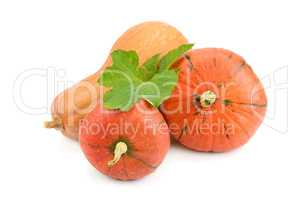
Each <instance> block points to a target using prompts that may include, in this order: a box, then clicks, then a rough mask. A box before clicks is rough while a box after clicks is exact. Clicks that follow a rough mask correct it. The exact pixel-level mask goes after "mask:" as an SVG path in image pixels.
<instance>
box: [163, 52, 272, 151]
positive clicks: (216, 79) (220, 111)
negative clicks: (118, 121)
mask: <svg viewBox="0 0 300 200" xmlns="http://www.w3.org/2000/svg"><path fill="white" fill-rule="evenodd" d="M174 66H180V73H179V83H178V85H177V88H176V90H175V91H174V92H173V94H172V97H171V98H169V99H168V100H166V101H165V102H164V103H163V105H161V107H160V110H161V111H162V113H163V115H164V117H165V120H166V121H167V123H168V125H169V128H170V130H171V135H172V136H174V139H175V140H177V141H178V142H179V143H181V144H183V145H184V146H186V147H188V148H190V149H193V150H196V151H205V152H225V151H229V150H232V149H234V148H237V147H239V146H241V145H243V144H245V143H246V142H247V141H248V140H249V138H251V136H253V134H254V133H255V131H256V129H257V128H258V127H259V125H260V124H261V123H262V120H263V118H264V116H265V112H266V106H267V98H266V94H265V91H264V89H263V86H262V84H261V82H260V80H259V79H258V78H257V76H256V75H255V73H254V72H253V70H252V68H251V67H250V66H249V65H248V64H247V63H246V62H245V60H244V59H243V58H242V57H241V56H239V55H237V54H235V53H233V52H231V51H228V50H225V49H217V48H206V49H198V50H193V51H191V52H189V53H188V54H187V55H186V56H184V57H183V58H181V59H180V60H179V61H178V62H177V63H176V64H175V65H174ZM208 90H210V91H212V92H213V93H214V94H215V95H216V100H215V102H214V103H213V104H212V105H211V106H208V107H204V106H202V104H201V102H200V97H201V94H202V95H203V94H204V92H205V91H208ZM172 111H173V112H172Z"/></svg>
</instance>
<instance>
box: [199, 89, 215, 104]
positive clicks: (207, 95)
mask: <svg viewBox="0 0 300 200" xmlns="http://www.w3.org/2000/svg"><path fill="white" fill-rule="evenodd" d="M216 99H217V95H216V94H215V93H214V92H212V91H210V90H207V91H205V92H203V93H202V94H201V95H200V104H201V106H202V107H204V108H208V107H210V106H211V105H212V104H213V103H215V101H216Z"/></svg>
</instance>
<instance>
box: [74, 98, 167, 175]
mask: <svg viewBox="0 0 300 200" xmlns="http://www.w3.org/2000/svg"><path fill="white" fill-rule="evenodd" d="M145 112H146V113H145ZM125 123H127V125H129V126H126V124H125ZM97 127H101V128H97ZM130 127H131V128H130ZM79 141H80V145H81V148H82V150H83V152H84V154H85V156H86V157H87V159H88V160H89V162H90V163H91V164H92V165H93V166H94V167H95V168H96V169H97V170H99V171H100V172H102V173H103V174H105V175H107V176H110V177H112V178H115V179H119V180H134V179H139V178H142V177H144V176H145V175H147V174H149V173H151V172H153V171H154V170H155V169H156V168H157V167H158V165H159V164H160V163H161V162H162V160H163V158H164V157H165V155H166V153H167V151H168V149H169V146H170V136H169V129H168V126H167V124H166V122H165V120H164V119H163V117H162V115H161V114H160V112H159V111H158V110H157V109H156V108H153V107H152V106H151V105H150V104H148V103H147V102H145V101H140V102H139V103H137V104H136V105H135V106H134V107H133V108H132V109H131V110H130V111H128V112H120V111H118V110H106V109H104V108H102V107H101V106H100V105H98V106H97V107H96V108H95V109H94V110H93V111H92V112H91V113H89V114H87V115H86V116H85V118H84V119H83V120H82V121H81V123H80V136H79ZM120 141H121V142H125V143H126V144H127V146H128V151H127V152H126V153H125V154H123V155H122V156H121V159H120V160H119V161H118V162H117V163H116V164H114V165H113V166H109V165H108V162H109V161H111V160H112V159H113V157H114V148H115V146H116V144H117V143H118V142H120Z"/></svg>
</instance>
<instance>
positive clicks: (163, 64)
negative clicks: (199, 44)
mask: <svg viewBox="0 0 300 200" xmlns="http://www.w3.org/2000/svg"><path fill="white" fill-rule="evenodd" d="M193 45H194V44H183V45H181V46H179V47H178V48H176V49H174V50H172V51H170V52H169V53H167V54H166V55H165V56H164V57H162V59H161V60H160V64H159V70H160V71H163V70H166V69H169V68H170V66H171V65H172V64H173V63H174V62H175V61H176V60H177V59H178V58H179V57H180V56H182V55H183V54H184V53H185V52H187V51H188V50H190V49H191V48H193Z"/></svg>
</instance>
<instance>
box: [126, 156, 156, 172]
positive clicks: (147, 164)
mask: <svg viewBox="0 0 300 200" xmlns="http://www.w3.org/2000/svg"><path fill="white" fill-rule="evenodd" d="M127 156H128V157H131V158H133V159H135V160H137V161H139V162H141V163H143V164H144V165H145V166H146V167H148V168H150V169H152V170H154V169H156V168H157V166H153V165H151V164H149V163H147V162H146V161H144V160H143V159H141V158H138V157H137V156H135V155H132V154H128V155H127Z"/></svg>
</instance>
